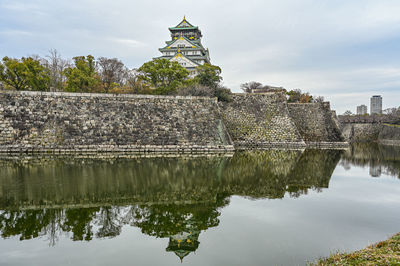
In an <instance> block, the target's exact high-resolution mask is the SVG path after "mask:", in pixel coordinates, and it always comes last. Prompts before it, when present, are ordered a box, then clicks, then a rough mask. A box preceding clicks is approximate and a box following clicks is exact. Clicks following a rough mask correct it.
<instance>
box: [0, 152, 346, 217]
mask: <svg viewBox="0 0 400 266" xmlns="http://www.w3.org/2000/svg"><path fill="white" fill-rule="evenodd" d="M338 154H339V152H337V151H321V150H319V151H317V150H316V151H308V150H307V151H305V152H304V153H302V151H282V150H280V151H278V150H272V151H258V152H238V153H236V154H235V155H234V156H233V157H232V158H229V157H220V156H210V157H194V158H192V157H186V156H185V157H176V158H169V157H166V158H137V159H133V160H132V159H130V160H126V159H116V160H112V159H109V160H96V159H84V158H80V159H76V158H73V157H70V158H68V157H62V158H58V159H57V158H55V159H54V158H53V159H52V160H39V161H36V160H34V161H29V158H28V159H27V160H26V159H23V160H22V161H21V160H18V159H15V160H14V159H12V158H9V159H7V160H0V208H19V209H21V208H31V207H33V208H37V207H41V206H48V207H64V206H69V207H73V206H75V207H79V206H80V207H89V206H99V205H100V206H101V205H102V204H111V205H125V204H142V203H143V204H193V203H201V202H206V203H213V202H216V201H217V199H218V198H221V197H223V198H224V197H227V196H230V195H242V196H249V197H254V198H282V197H283V196H284V195H285V192H287V191H290V192H293V193H297V194H296V195H297V196H298V195H301V194H303V193H306V192H307V190H308V189H310V188H320V187H327V184H328V182H329V179H330V174H331V173H332V171H333V169H334V168H335V166H336V163H337V160H338V156H340V155H338ZM289 188H290V189H289Z"/></svg>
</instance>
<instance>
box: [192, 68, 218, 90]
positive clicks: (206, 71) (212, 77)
mask: <svg viewBox="0 0 400 266" xmlns="http://www.w3.org/2000/svg"><path fill="white" fill-rule="evenodd" d="M196 70H197V75H196V77H195V78H194V80H195V81H197V83H199V84H200V85H203V86H207V87H211V88H216V87H218V86H219V84H220V82H221V81H222V77H221V68H220V67H219V66H214V65H210V64H204V65H200V66H198V67H197V68H196Z"/></svg>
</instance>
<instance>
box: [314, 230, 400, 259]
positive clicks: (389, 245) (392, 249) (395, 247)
mask: <svg viewBox="0 0 400 266" xmlns="http://www.w3.org/2000/svg"><path fill="white" fill-rule="evenodd" d="M315 265H400V233H398V234H396V235H394V236H392V237H391V238H389V239H388V240H386V241H382V242H379V243H377V244H374V245H371V246H368V247H366V248H365V249H362V250H359V251H356V252H353V253H348V254H347V253H345V254H334V255H331V256H330V257H329V258H326V259H321V260H319V261H318V262H317V263H316V264H315Z"/></svg>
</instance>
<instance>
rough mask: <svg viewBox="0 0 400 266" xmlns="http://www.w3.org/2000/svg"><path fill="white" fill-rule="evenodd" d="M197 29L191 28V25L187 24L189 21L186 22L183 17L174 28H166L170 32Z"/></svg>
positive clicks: (195, 27)
mask: <svg viewBox="0 0 400 266" xmlns="http://www.w3.org/2000/svg"><path fill="white" fill-rule="evenodd" d="M198 28H199V27H197V26H193V25H192V24H190V23H189V21H187V20H186V17H185V16H184V17H183V20H182V21H181V22H180V23H179V24H178V25H176V26H175V27H170V28H168V29H169V30H171V31H175V30H196V29H198Z"/></svg>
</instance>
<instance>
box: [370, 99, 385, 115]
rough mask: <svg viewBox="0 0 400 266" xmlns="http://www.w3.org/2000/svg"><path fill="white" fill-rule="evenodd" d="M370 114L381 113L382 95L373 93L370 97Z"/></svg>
mask: <svg viewBox="0 0 400 266" xmlns="http://www.w3.org/2000/svg"><path fill="white" fill-rule="evenodd" d="M370 113H371V115H372V114H382V97H381V96H380V95H374V96H372V97H371V112H370Z"/></svg>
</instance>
